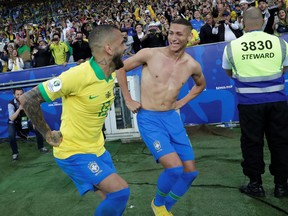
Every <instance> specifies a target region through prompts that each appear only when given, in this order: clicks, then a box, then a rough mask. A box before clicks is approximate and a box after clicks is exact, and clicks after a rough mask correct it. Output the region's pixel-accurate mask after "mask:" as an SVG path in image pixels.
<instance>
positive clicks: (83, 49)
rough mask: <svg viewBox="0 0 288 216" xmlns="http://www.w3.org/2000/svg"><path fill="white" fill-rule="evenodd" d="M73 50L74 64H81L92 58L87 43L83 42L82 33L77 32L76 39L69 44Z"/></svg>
mask: <svg viewBox="0 0 288 216" xmlns="http://www.w3.org/2000/svg"><path fill="white" fill-rule="evenodd" d="M70 46H71V47H72V49H73V59H74V62H78V63H82V62H84V61H86V60H89V59H90V58H91V56H92V53H91V49H90V47H89V43H88V42H87V41H84V40H83V33H82V32H77V33H76V37H75V38H74V40H73V41H72V43H71V44H70Z"/></svg>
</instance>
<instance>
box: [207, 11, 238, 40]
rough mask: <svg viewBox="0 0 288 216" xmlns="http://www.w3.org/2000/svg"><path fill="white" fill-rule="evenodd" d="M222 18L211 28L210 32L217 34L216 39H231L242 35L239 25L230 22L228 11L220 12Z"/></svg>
mask: <svg viewBox="0 0 288 216" xmlns="http://www.w3.org/2000/svg"><path fill="white" fill-rule="evenodd" d="M222 15H223V18H224V19H220V20H219V21H218V22H216V24H215V26H214V28H213V29H212V34H214V35H217V36H218V41H232V40H234V39H236V38H238V37H240V36H242V35H243V32H242V31H241V30H239V25H238V24H235V23H232V21H231V16H230V12H229V11H224V12H223V13H222Z"/></svg>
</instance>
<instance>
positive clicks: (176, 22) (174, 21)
mask: <svg viewBox="0 0 288 216" xmlns="http://www.w3.org/2000/svg"><path fill="white" fill-rule="evenodd" d="M171 24H179V25H184V26H187V27H188V28H189V30H190V31H191V30H192V25H191V23H190V22H189V21H188V20H186V19H184V18H179V19H175V20H172V21H171Z"/></svg>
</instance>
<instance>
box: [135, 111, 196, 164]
mask: <svg viewBox="0 0 288 216" xmlns="http://www.w3.org/2000/svg"><path fill="white" fill-rule="evenodd" d="M137 122H138V128H139V131H140V134H141V136H142V139H143V140H144V142H145V144H146V146H147V147H148V149H149V150H150V152H151V153H152V154H153V156H154V158H155V159H156V161H157V162H158V159H159V158H160V157H162V156H164V155H167V154H169V153H172V152H176V153H177V154H178V156H179V157H180V159H181V161H187V160H194V152H193V148H192V145H191V143H190V140H189V137H188V135H187V133H186V130H185V128H184V124H183V122H182V120H181V118H180V115H179V114H178V113H177V112H176V110H169V111H165V112H160V111H150V110H143V109H141V110H140V111H139V112H138V114H137Z"/></svg>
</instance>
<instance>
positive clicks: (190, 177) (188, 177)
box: [182, 171, 199, 185]
mask: <svg viewBox="0 0 288 216" xmlns="http://www.w3.org/2000/svg"><path fill="white" fill-rule="evenodd" d="M198 174H199V172H198V171H193V172H184V173H183V175H182V178H183V179H184V180H185V182H187V183H188V184H189V185H191V184H192V182H193V181H194V180H195V179H196V178H197V176H198Z"/></svg>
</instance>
